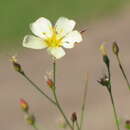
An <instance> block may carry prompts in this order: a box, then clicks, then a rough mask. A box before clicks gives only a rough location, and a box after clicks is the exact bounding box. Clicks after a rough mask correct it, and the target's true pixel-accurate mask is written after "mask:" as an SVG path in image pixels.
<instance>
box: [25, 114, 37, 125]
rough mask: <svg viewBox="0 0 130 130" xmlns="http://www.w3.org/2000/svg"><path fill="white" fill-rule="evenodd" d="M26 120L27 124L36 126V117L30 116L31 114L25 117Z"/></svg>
mask: <svg viewBox="0 0 130 130" xmlns="http://www.w3.org/2000/svg"><path fill="white" fill-rule="evenodd" d="M25 119H26V121H27V123H28V124H29V125H32V126H33V125H34V124H35V121H36V120H35V116H34V115H32V114H31V115H30V114H27V115H26V117H25Z"/></svg>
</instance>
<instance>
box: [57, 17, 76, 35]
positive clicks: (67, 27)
mask: <svg viewBox="0 0 130 130" xmlns="http://www.w3.org/2000/svg"><path fill="white" fill-rule="evenodd" d="M75 24H76V23H75V21H74V20H70V19H68V18H65V17H60V18H59V19H58V20H57V22H56V25H55V28H56V31H57V33H58V34H59V35H61V37H64V36H65V35H66V34H67V33H69V32H71V31H72V30H73V28H74V27H75Z"/></svg>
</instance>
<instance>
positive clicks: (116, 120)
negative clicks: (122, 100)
mask: <svg viewBox="0 0 130 130" xmlns="http://www.w3.org/2000/svg"><path fill="white" fill-rule="evenodd" d="M108 91H109V95H110V99H111V103H112V107H113V112H114V118H115V122H116V126H117V130H120V126H119V121H118V116H117V112H116V107H115V103H114V99H113V95H112V92H111V90H108Z"/></svg>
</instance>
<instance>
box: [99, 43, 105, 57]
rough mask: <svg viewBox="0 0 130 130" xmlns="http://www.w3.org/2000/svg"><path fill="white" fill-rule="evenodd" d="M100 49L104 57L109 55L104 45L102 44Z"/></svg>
mask: <svg viewBox="0 0 130 130" xmlns="http://www.w3.org/2000/svg"><path fill="white" fill-rule="evenodd" d="M99 49H100V51H101V54H102V56H106V55H107V51H106V48H105V46H104V44H101V45H100V48H99Z"/></svg>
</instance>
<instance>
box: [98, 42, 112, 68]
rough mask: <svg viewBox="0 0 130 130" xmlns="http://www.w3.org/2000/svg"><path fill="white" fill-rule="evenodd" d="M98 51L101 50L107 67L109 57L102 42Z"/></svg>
mask: <svg viewBox="0 0 130 130" xmlns="http://www.w3.org/2000/svg"><path fill="white" fill-rule="evenodd" d="M100 51H101V53H102V56H103V62H104V63H105V64H106V65H107V67H108V68H109V64H110V61H109V57H108V56H107V51H106V48H105V46H104V44H101V46H100Z"/></svg>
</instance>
